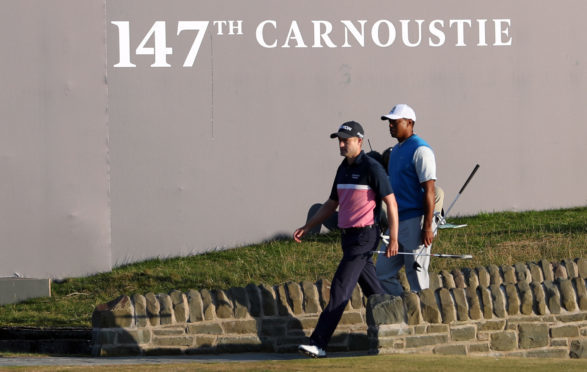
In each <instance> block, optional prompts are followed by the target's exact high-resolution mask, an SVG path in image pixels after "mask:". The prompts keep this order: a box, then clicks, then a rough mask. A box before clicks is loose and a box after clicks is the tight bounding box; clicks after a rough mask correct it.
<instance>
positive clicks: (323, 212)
mask: <svg viewBox="0 0 587 372" xmlns="http://www.w3.org/2000/svg"><path fill="white" fill-rule="evenodd" d="M336 208H338V202H337V201H336V200H333V199H328V200H327V201H326V202H325V203H324V204H322V206H321V207H320V209H318V212H316V214H314V215H313V216H312V217H311V218H310V219H309V220H308V222H306V224H305V225H304V226H302V227H300V228H298V229H296V231H294V234H293V238H294V240H295V241H296V242H298V243H300V242H301V241H302V240H301V239H302V237H303V236H304V235H306V233H307V232H308V231H310V230H312V228H314V227H316V226H318V225H321V224H322V223H323V222H324V221H326V220H327V219H328V217H330V216H332V214H333V213H334V212H335V211H336Z"/></svg>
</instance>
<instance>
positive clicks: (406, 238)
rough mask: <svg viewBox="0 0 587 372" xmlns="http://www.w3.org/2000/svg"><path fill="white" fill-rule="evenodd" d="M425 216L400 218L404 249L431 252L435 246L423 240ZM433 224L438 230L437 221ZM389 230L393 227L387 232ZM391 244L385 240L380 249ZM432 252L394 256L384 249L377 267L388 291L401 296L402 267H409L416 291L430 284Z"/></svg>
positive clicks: (405, 250)
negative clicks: (386, 252)
mask: <svg viewBox="0 0 587 372" xmlns="http://www.w3.org/2000/svg"><path fill="white" fill-rule="evenodd" d="M423 222H424V216H421V217H415V218H410V219H408V220H404V221H400V223H399V231H398V241H399V250H400V252H413V253H424V254H430V248H431V247H425V246H424V245H423V244H422V223H423ZM432 228H433V229H434V230H436V223H433V226H432ZM387 234H389V231H388V232H387ZM386 249H387V246H386V245H385V243H382V245H381V248H380V250H382V251H385V250H386ZM429 264H430V256H417V255H403V254H398V255H395V256H392V257H390V258H387V257H385V254H382V253H380V254H379V256H378V257H377V263H376V266H375V267H376V271H377V278H378V279H379V281H380V282H381V286H382V287H383V289H384V290H385V292H386V293H388V294H391V295H394V296H400V295H401V294H402V293H403V292H404V288H403V287H402V285H401V282H400V280H399V276H398V274H399V271H400V269H401V268H402V267H404V266H405V268H406V276H407V278H408V283H409V284H410V290H411V291H412V292H419V291H421V290H422V289H426V288H428V287H429V286H430V277H429V276H428V266H429Z"/></svg>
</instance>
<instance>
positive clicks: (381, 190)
mask: <svg viewBox="0 0 587 372" xmlns="http://www.w3.org/2000/svg"><path fill="white" fill-rule="evenodd" d="M364 135H365V132H364V131H363V127H362V126H361V125H360V124H359V123H357V122H355V121H348V122H346V123H343V124H342V125H341V126H340V128H338V132H336V133H332V134H331V135H330V138H338V143H339V149H340V155H342V156H344V158H345V159H344V160H343V161H342V163H341V164H340V166H339V167H338V170H337V172H336V177H335V179H334V183H333V185H332V189H331V192H330V197H329V198H328V200H327V201H326V202H325V203H324V204H323V205H322V207H320V209H319V210H318V211H317V212H316V214H315V215H314V216H312V217H311V218H310V219H309V221H308V222H307V223H306V224H305V225H304V226H302V227H300V228H298V229H296V231H295V232H294V234H293V238H294V240H295V241H296V242H298V243H299V242H300V241H301V238H302V237H303V236H304V235H305V234H306V233H307V232H308V231H310V230H311V229H312V228H313V227H315V226H319V225H320V224H322V223H323V222H324V221H325V220H326V219H327V218H328V217H330V216H331V215H332V214H333V213H334V212H335V211H336V208H337V207H338V208H339V212H338V227H339V229H340V231H341V245H342V251H343V257H342V259H341V261H340V263H339V265H338V268H337V270H336V273H335V274H334V278H333V279H332V284H331V287H330V302H329V303H328V305H327V306H326V307H325V308H324V310H323V311H322V314H320V318H319V319H318V324H317V325H316V328H315V329H314V332H313V333H312V335H311V336H310V343H309V344H308V345H300V346H299V347H298V349H299V351H300V352H302V353H304V354H306V355H308V356H311V357H314V358H322V357H325V356H326V351H325V349H326V346H327V345H328V342H329V341H330V338H331V337H332V334H333V333H334V330H335V329H336V326H337V325H338V322H339V321H340V318H341V317H342V314H343V312H344V309H345V307H346V305H347V303H348V301H349V300H350V298H351V295H352V292H353V290H354V288H355V286H356V285H357V283H359V285H360V286H361V289H362V290H363V294H364V295H365V296H367V297H369V296H370V295H372V294H382V293H384V290H383V288H382V287H381V284H380V283H379V280H378V279H377V275H376V273H375V266H374V264H373V260H372V256H373V254H372V251H374V250H376V249H377V245H378V244H379V235H380V231H379V226H378V219H379V213H380V210H381V202H382V201H383V202H385V204H386V206H387V219H388V221H389V222H390V223H389V225H390V240H389V244H388V245H387V251H388V252H389V254H396V253H397V251H398V243H397V227H398V214H397V204H396V201H395V197H394V195H393V190H392V188H391V186H390V184H389V180H388V178H387V175H386V173H385V170H384V169H383V167H382V166H381V164H380V163H379V162H378V161H377V160H374V159H373V158H371V157H369V156H367V155H366V154H365V153H364V152H363V151H362V149H361V147H362V144H363V137H364Z"/></svg>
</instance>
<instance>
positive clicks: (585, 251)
mask: <svg viewBox="0 0 587 372" xmlns="http://www.w3.org/2000/svg"><path fill="white" fill-rule="evenodd" d="M449 222H451V223H455V224H467V225H468V226H467V227H465V228H462V229H454V230H440V231H439V235H438V237H437V239H436V241H435V243H434V246H433V251H434V252H438V253H449V254H472V255H473V256H474V258H473V259H472V260H457V259H442V258H433V259H432V263H431V267H430V271H431V272H439V271H440V270H452V269H454V268H459V267H477V266H487V265H489V264H496V265H511V264H514V263H516V262H535V261H539V260H541V259H547V260H550V261H557V260H561V259H564V258H577V257H585V256H587V207H582V208H572V209H563V210H549V211H539V212H517V213H514V212H504V213H482V214H479V215H476V216H469V217H461V218H454V219H450V221H449ZM340 256H341V251H340V241H339V236H338V234H337V233H335V232H333V233H329V234H324V235H316V236H311V237H308V238H307V239H306V240H305V241H304V242H303V243H301V244H297V243H295V242H293V241H292V240H290V239H286V240H276V241H270V242H266V243H262V244H257V245H252V246H247V247H242V248H238V249H232V250H226V251H220V252H210V253H206V254H201V255H196V256H191V257H184V258H170V259H164V260H163V259H154V260H148V261H144V262H140V263H135V264H131V265H125V266H122V267H118V268H116V269H114V270H113V271H112V272H109V273H102V274H97V275H92V276H88V277H84V278H70V279H66V280H63V281H61V282H54V283H53V285H52V296H51V297H50V298H41V299H34V300H30V301H26V302H22V303H19V304H13V305H5V306H0V325H2V326H34V327H59V326H62V327H75V326H82V327H90V326H91V315H92V312H93V310H94V308H95V306H96V305H98V304H100V303H104V302H107V301H110V300H112V299H114V298H116V297H118V296H120V295H122V294H126V295H131V294H133V293H141V294H145V293H148V292H153V293H168V292H169V291H171V290H173V289H177V290H181V291H187V290H188V289H191V288H194V289H202V288H208V289H228V288H231V287H244V286H246V285H247V284H249V283H254V284H261V283H264V284H267V285H274V284H280V283H284V282H288V281H296V282H299V281H302V280H311V281H316V280H318V279H321V278H328V279H330V278H331V277H332V276H333V274H334V270H335V269H336V265H337V264H338V261H339V259H340Z"/></svg>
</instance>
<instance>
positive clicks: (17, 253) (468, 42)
mask: <svg viewBox="0 0 587 372" xmlns="http://www.w3.org/2000/svg"><path fill="white" fill-rule="evenodd" d="M2 6H3V9H4V10H8V11H6V12H4V11H3V12H2V15H1V16H0V17H1V18H0V19H2V21H3V22H2V26H0V27H2V31H3V32H2V36H1V38H2V39H1V40H2V42H3V43H4V44H5V45H6V44H7V43H8V44H9V45H10V46H11V49H9V50H13V52H12V54H10V57H9V58H8V62H7V61H6V58H4V60H3V61H2V62H0V63H2V65H1V66H2V71H3V76H2V78H1V79H2V80H1V81H2V85H1V86H2V88H1V89H0V92H1V93H0V94H1V97H2V98H3V99H2V102H0V107H1V108H2V112H3V115H2V117H3V119H5V120H3V122H2V124H0V128H2V131H3V135H2V146H1V148H0V151H1V158H0V162H1V163H0V164H1V166H2V174H3V175H7V177H4V178H3V179H2V180H1V181H0V188H1V189H2V196H1V198H2V199H1V200H2V205H1V207H2V210H3V211H4V213H3V216H2V222H1V225H0V233H1V234H2V235H3V236H8V237H10V238H9V239H7V238H5V239H4V244H3V245H2V250H3V256H6V259H3V260H2V261H1V262H0V275H10V274H12V272H14V271H21V272H23V273H24V274H26V275H28V276H63V275H80V274H84V273H90V272H95V271H101V270H107V269H109V268H110V267H112V266H113V265H118V264H122V263H126V262H132V261H136V260H141V259H145V258H149V257H157V256H160V257H167V256H177V255H185V254H191V253H199V252H205V251H208V250H211V249H215V248H217V247H218V248H228V247H234V246H238V245H242V244H246V243H250V242H256V241H260V240H264V239H268V238H271V237H273V236H275V235H278V234H282V233H286V234H289V233H291V231H293V229H294V228H296V227H298V226H299V225H301V224H302V223H303V222H304V220H305V218H306V213H307V210H308V208H309V207H310V206H311V205H312V204H313V203H316V202H322V201H324V200H325V199H326V198H327V197H328V193H329V189H330V185H331V182H332V177H333V176H334V171H335V168H336V166H337V164H338V163H339V162H340V160H341V158H340V157H339V156H338V151H337V144H336V142H335V141H334V140H330V139H329V138H328V134H329V133H331V132H332V131H334V130H335V129H336V127H337V126H338V125H339V124H340V123H341V122H343V121H346V120H351V119H353V120H357V121H360V122H361V123H362V124H363V125H364V127H365V128H366V132H367V136H368V138H369V140H370V143H371V145H372V146H373V147H374V149H376V150H379V151H382V150H384V149H385V148H386V147H388V146H391V145H393V144H394V140H393V139H391V138H390V137H389V133H388V129H387V126H386V125H385V123H383V122H382V121H380V120H379V117H380V115H381V114H383V113H386V112H387V111H389V109H390V108H391V107H392V106H393V105H394V104H395V103H400V102H406V103H409V104H411V105H412V106H413V107H414V108H415V109H416V113H417V116H418V121H417V124H416V131H417V133H419V134H420V135H421V136H423V137H424V138H425V139H427V140H428V141H429V142H430V143H431V144H432V146H433V147H434V149H435V152H436V154H437V160H438V168H439V170H438V176H439V184H441V185H442V186H443V188H444V189H445V191H446V200H447V201H451V200H452V199H453V198H454V197H455V195H456V192H457V191H458V189H459V188H460V186H461V185H462V183H463V182H464V180H465V178H466V176H467V175H468V173H469V172H470V171H471V170H472V168H473V166H474V165H475V164H476V163H479V164H481V169H480V171H479V172H478V174H477V175H476V176H475V178H474V180H473V181H472V183H471V184H470V185H469V187H468V189H467V191H466V193H465V195H463V197H462V198H461V199H460V200H459V202H458V203H457V204H456V205H455V208H454V209H453V212H454V213H455V214H461V215H462V214H472V213H476V212H479V211H500V210H527V209H545V208H554V207H569V206H578V205H585V204H587V189H586V188H585V187H584V185H585V184H586V181H587V172H585V171H584V166H583V161H584V158H585V150H584V149H583V148H584V146H583V145H582V142H583V138H584V137H585V136H586V135H587V129H586V128H587V127H586V125H585V124H586V123H585V117H586V113H587V112H586V111H587V108H586V105H585V104H584V103H583V102H584V97H585V96H586V93H587V81H586V77H587V76H586V74H587V69H586V66H585V63H586V62H587V50H586V49H587V48H586V45H587V25H586V24H585V23H584V22H583V20H582V17H583V16H584V14H586V10H587V3H585V2H584V1H579V0H576V1H575V0H563V1H557V2H544V3H542V4H541V6H540V7H539V8H538V9H537V7H536V6H535V3H534V2H531V1H516V2H512V1H501V0H500V1H457V0H450V1H448V0H445V1H436V2H433V1H429V2H413V1H367V2H357V1H346V0H345V1H334V0H331V1H318V2H316V1H295V2H294V1H289V2H283V1H281V2H275V1H268V0H267V1H260V0H253V1H246V2H245V1H236V0H232V1H191V0H176V1H162V0H160V1H154V0H148V1H147V0H140V1H139V0H135V1H86V2H79V1H72V2H68V1H52V2H47V1H44V2H41V1H28V2H22V1H9V2H5V3H3V4H2ZM402 20H404V22H403V23H406V21H407V20H409V21H410V22H409V23H406V24H407V25H408V26H409V32H410V33H409V38H408V39H407V40H404V39H403V36H404V32H403V30H402ZM451 20H452V22H451ZM463 20H470V26H469V24H468V23H467V22H466V21H463ZM483 20H486V21H483ZM193 21H200V22H206V21H207V22H208V24H207V28H206V31H205V33H202V34H201V36H203V37H202V40H201V45H200V47H199V49H198V52H197V57H196V59H195V62H194V63H193V66H189V67H183V64H184V62H185V60H186V56H187V55H188V52H189V51H190V49H191V47H192V42H193V41H194V39H195V37H196V35H200V34H197V33H196V32H195V31H193V30H189V29H186V30H184V31H181V32H179V33H178V27H180V25H181V27H184V26H186V25H187V27H188V28H189V27H190V26H194V24H188V23H186V22H193ZM294 21H295V24H294V28H293V29H292V28H291V27H292V23H293V22H294ZM342 21H350V22H351V23H352V24H353V25H354V26H355V27H357V28H359V29H360V25H361V23H364V27H365V32H364V36H365V40H364V43H361V42H359V41H357V40H356V39H355V38H354V37H353V36H351V35H350V34H349V33H347V35H346V36H347V39H345V29H346V28H345V25H344V23H343V22H342ZM363 21H364V22H363ZM420 21H421V24H422V35H421V36H422V38H421V40H420V42H419V43H418V23H419V22H420ZM156 22H158V23H157V24H159V25H161V24H163V23H162V22H164V24H163V26H161V28H159V29H157V31H154V32H153V34H151V35H150V36H151V37H150V38H146V35H147V34H148V32H149V31H150V30H151V29H152V27H153V26H154V25H155V24H156ZM159 22H161V23H159ZM390 23H391V24H393V27H394V30H395V32H396V35H395V39H394V40H393V43H387V42H388V41H391V39H390V35H389V32H388V31H386V30H388V29H389V24H390ZM263 24H264V25H265V26H264V27H263V28H260V29H259V25H263ZM430 24H432V25H433V26H432V30H433V31H432V32H431V31H430V28H429V27H430ZM451 24H452V26H451ZM496 24H497V25H498V33H497V34H498V35H497V37H496V34H495V27H496V26H495V25H496ZM197 25H199V26H202V25H203V24H202V23H200V24H197ZM221 25H222V26H223V28H222V29H220V28H219V27H220V26H221ZM230 25H233V26H234V27H233V28H230V27H229V26H230ZM295 25H297V26H298V27H297V28H295ZM315 25H317V27H321V28H320V30H321V31H325V30H326V27H327V26H328V25H331V26H332V31H331V32H330V33H329V34H328V37H327V38H320V37H318V39H317V40H315V37H314V27H315ZM441 25H443V26H441ZM480 25H481V26H482V25H484V27H480ZM125 27H128V33H126V31H125ZM377 27H379V28H377ZM460 27H462V29H461V30H460V29H459V28H460ZM373 28H375V29H376V31H377V29H378V30H379V32H375V34H373V33H372V30H373ZM20 29H22V31H21V32H15V30H20ZM436 29H442V31H443V35H444V41H442V40H441V39H439V38H438V36H437V35H438V32H437V31H435V30H436ZM480 29H484V30H485V32H484V33H483V32H481V31H480ZM163 30H164V32H165V33H164V34H163ZM298 30H299V33H296V31H298ZM461 31H462V32H461ZM127 35H128V44H126V42H127V41H126V40H127V38H126V36H127ZM288 36H289V39H288ZM144 39H145V42H146V43H145V44H144V45H143V47H145V48H153V47H155V49H156V50H159V51H164V48H168V49H167V53H168V54H166V55H160V56H159V58H160V59H159V60H158V62H156V58H155V57H154V56H153V55H149V54H147V55H141V54H137V51H139V52H140V48H139V50H137V47H139V46H140V45H141V44H142V41H143V40H144ZM345 40H346V41H347V42H348V45H349V46H348V47H346V46H344V45H345V44H346V42H345ZM329 42H331V43H329ZM386 43H387V44H390V45H387V46H381V45H383V44H386ZM410 43H412V44H418V45H417V46H407V45H406V44H410ZM263 44H265V46H264V45H263ZM284 44H285V45H288V46H289V47H284ZM378 44H379V45H378ZM127 45H128V46H127ZM273 45H275V47H267V46H273ZM437 45H438V46H437ZM145 51H146V52H147V53H149V50H145ZM6 63H8V64H7V65H6ZM154 63H155V64H157V63H158V64H167V65H168V67H152V66H151V65H152V64H154ZM131 64H132V67H120V66H121V65H122V66H124V65H126V66H131ZM7 71H8V73H7ZM4 252H6V254H4ZM92 254H97V256H98V257H94V256H92ZM76 255H77V256H76ZM56 257H61V259H57V258H56ZM68 261H69V263H67V262H68Z"/></svg>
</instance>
